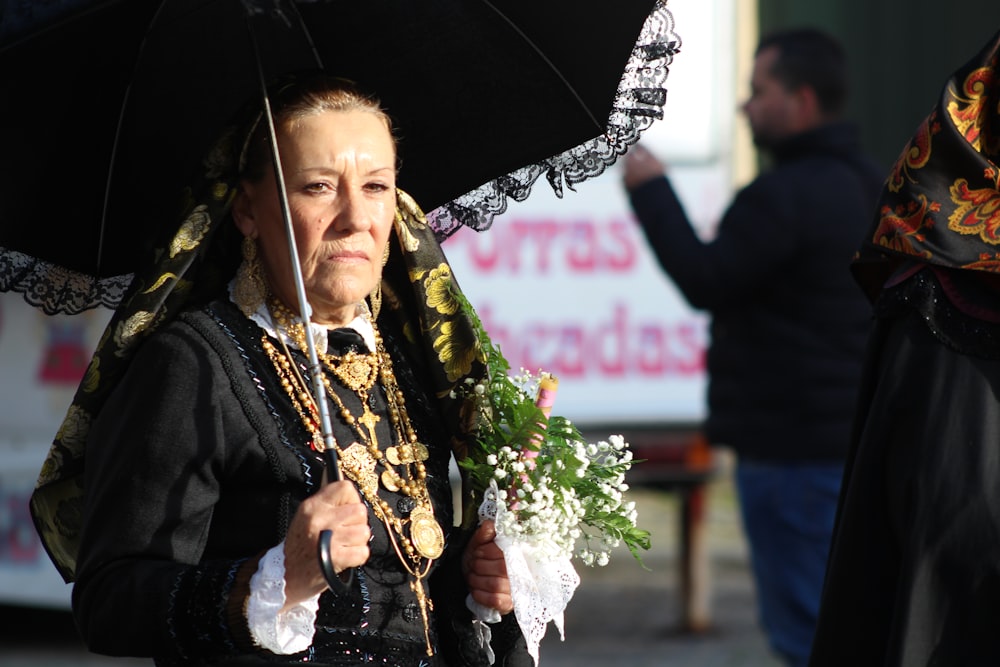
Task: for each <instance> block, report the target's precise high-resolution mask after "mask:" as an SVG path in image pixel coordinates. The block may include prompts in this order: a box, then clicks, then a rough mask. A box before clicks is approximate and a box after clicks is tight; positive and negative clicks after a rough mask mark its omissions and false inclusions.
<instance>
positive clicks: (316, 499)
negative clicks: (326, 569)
mask: <svg viewBox="0 0 1000 667" xmlns="http://www.w3.org/2000/svg"><path fill="white" fill-rule="evenodd" d="M324 530H329V531H332V533H333V541H332V543H331V549H330V553H331V556H332V558H333V566H334V569H335V570H336V571H337V572H340V571H342V570H346V569H348V568H351V567H358V566H359V565H364V564H365V562H367V560H368V555H369V552H368V541H369V539H370V538H371V529H370V528H369V527H368V510H367V508H366V507H365V506H364V505H363V504H362V503H361V498H360V497H359V496H358V491H357V489H356V488H355V487H354V484H353V483H352V482H350V481H347V480H344V481H340V482H333V483H331V484H326V485H324V486H323V487H322V488H321V489H320V490H319V491H317V492H316V493H315V494H313V495H312V496H310V497H308V498H306V499H305V500H304V501H302V504H301V505H299V508H298V510H297V511H296V512H295V516H294V517H292V524H291V526H289V528H288V535H287V536H286V537H285V608H286V609H287V608H289V607H291V606H292V605H295V604H297V603H299V602H301V601H303V600H307V599H308V598H311V597H313V596H314V595H316V594H317V593H321V592H322V591H324V590H326V586H327V584H326V579H325V578H324V577H323V571H322V570H321V569H320V566H319V551H318V549H319V547H318V546H317V545H318V543H319V534H320V532H321V531H324Z"/></svg>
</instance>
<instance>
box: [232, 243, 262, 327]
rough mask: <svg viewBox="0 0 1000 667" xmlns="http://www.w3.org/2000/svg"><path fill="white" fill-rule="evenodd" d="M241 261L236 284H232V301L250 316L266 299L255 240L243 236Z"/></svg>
mask: <svg viewBox="0 0 1000 667" xmlns="http://www.w3.org/2000/svg"><path fill="white" fill-rule="evenodd" d="M242 251H243V263H242V264H240V268H238V269H237V270H236V284H235V285H233V301H235V302H236V305H237V306H239V309H240V310H241V311H242V312H243V314H244V315H246V316H247V317H250V316H251V315H253V314H254V313H255V312H257V309H258V308H260V306H261V304H262V303H264V301H265V300H266V299H267V293H268V290H267V283H266V282H265V281H264V269H263V267H262V266H261V264H260V258H259V257H258V256H257V240H256V239H254V238H251V237H249V236H244V237H243V247H242Z"/></svg>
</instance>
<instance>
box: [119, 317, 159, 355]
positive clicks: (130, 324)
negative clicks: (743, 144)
mask: <svg viewBox="0 0 1000 667" xmlns="http://www.w3.org/2000/svg"><path fill="white" fill-rule="evenodd" d="M154 316H155V313H150V312H148V311H145V310H140V311H139V312H137V313H135V314H134V315H132V316H131V317H129V318H128V319H127V320H125V321H124V322H120V323H119V324H118V327H117V328H116V329H115V338H114V341H115V346H116V347H117V348H118V350H119V352H118V353H117V354H118V356H122V354H123V352H124V351H125V350H128V349H129V347H130V346H131V345H132V344H133V343H134V342H135V338H136V336H137V335H139V334H140V333H142V332H143V331H144V330H145V329H146V327H148V326H149V323H150V322H152V321H153V318H154Z"/></svg>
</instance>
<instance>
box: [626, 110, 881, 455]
mask: <svg viewBox="0 0 1000 667" xmlns="http://www.w3.org/2000/svg"><path fill="white" fill-rule="evenodd" d="M774 157H775V162H776V163H775V167H774V168H773V169H771V170H770V171H767V172H765V173H763V174H761V175H760V176H759V177H758V178H757V179H756V180H754V181H753V182H752V183H751V184H750V185H748V186H747V187H746V188H744V189H743V190H742V191H740V192H739V193H738V194H737V196H736V198H735V199H734V201H733V203H732V204H731V205H730V206H729V209H728V210H727V211H726V213H725V216H724V217H723V219H722V222H721V223H720V225H719V229H718V232H717V235H716V237H715V239H714V240H712V241H711V242H709V243H704V242H702V241H701V240H700V239H699V238H698V236H697V235H696V234H695V233H694V231H693V230H692V228H691V225H690V223H689V222H688V219H687V216H686V215H685V213H684V210H683V208H682V206H681V204H680V202H679V200H678V198H677V196H676V194H675V193H674V191H673V188H672V187H671V185H670V183H669V181H668V180H667V179H665V178H664V179H657V180H654V181H652V182H650V183H647V184H644V185H643V186H641V187H639V188H638V189H636V190H635V191H634V192H633V193H632V196H631V200H632V206H633V208H634V209H635V212H636V215H637V217H638V219H639V221H640V222H641V223H642V227H643V230H644V231H645V233H646V237H647V238H648V240H649V243H650V245H651V247H652V249H653V251H654V252H655V253H656V256H657V258H658V260H659V262H660V264H661V265H662V267H663V268H664V270H665V271H666V272H667V273H668V274H669V275H670V276H671V278H672V279H673V280H674V282H675V283H676V284H677V286H678V287H679V289H680V290H681V292H682V293H683V294H684V296H685V298H687V300H688V301H689V302H690V303H691V305H692V306H694V307H695V308H699V309H704V310H708V311H710V312H711V314H712V327H711V342H710V347H709V351H708V361H707V363H708V374H709V391H708V407H709V416H708V422H707V424H706V431H707V435H708V437H709V439H710V440H711V441H712V442H714V443H717V444H726V445H729V446H731V447H733V448H734V449H735V450H736V451H737V452H738V453H739V454H740V455H741V456H743V457H746V458H753V459H767V460H784V461H795V460H811V461H835V460H840V459H843V457H844V456H845V454H846V450H847V445H848V439H849V431H850V425H851V421H852V419H853V414H854V409H855V401H856V395H857V387H858V382H859V379H860V375H861V364H862V357H863V350H864V345H865V341H866V338H867V334H868V329H869V322H870V312H871V311H870V306H869V304H868V302H867V300H866V299H865V297H864V295H863V294H862V292H861V290H860V289H859V288H858V286H857V285H856V284H855V283H854V281H853V279H852V277H851V274H850V270H849V266H850V262H851V259H852V257H853V255H854V252H855V250H856V248H857V247H858V245H859V244H860V242H861V240H862V239H863V238H864V236H865V232H866V230H867V228H868V226H869V224H870V222H871V219H872V216H873V214H874V213H875V203H876V199H877V196H878V192H879V190H880V188H881V185H882V181H883V171H882V170H881V169H880V168H879V167H878V166H877V165H876V164H875V163H874V162H872V161H871V160H869V159H868V158H866V157H864V156H863V155H862V153H861V151H860V147H859V144H858V140H857V131H856V128H855V127H854V126H852V125H849V124H845V123H837V124H831V125H827V126H824V127H822V128H819V129H817V130H813V131H810V132H807V133H804V134H801V135H798V136H796V137H793V138H791V139H790V140H788V141H786V142H784V143H783V144H781V145H780V146H778V147H777V148H776V149H775V151H774Z"/></svg>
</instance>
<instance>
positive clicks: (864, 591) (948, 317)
mask: <svg viewBox="0 0 1000 667" xmlns="http://www.w3.org/2000/svg"><path fill="white" fill-rule="evenodd" d="M877 314H878V321H877V323H876V326H875V329H874V331H873V334H872V339H871V341H870V347H869V354H868V361H867V365H866V375H865V378H864V380H863V385H862V388H861V401H860V404H859V410H858V416H857V420H856V425H855V429H854V435H853V445H852V451H851V454H850V458H849V460H848V466H847V469H846V472H845V475H846V476H845V480H844V485H843V489H842V495H841V500H840V508H839V512H838V520H837V527H836V529H835V533H834V540H833V546H832V549H831V555H830V562H829V567H828V571H827V578H826V584H825V589H824V593H823V601H822V605H821V610H820V619H819V625H818V628H817V632H816V638H815V640H814V644H813V654H812V660H811V662H810V665H811V667H827V666H829V667H833V666H836V667H843V666H844V665H865V666H868V665H872V666H875V665H878V666H897V665H898V666H904V665H905V666H906V667H917V666H924V665H935V666H937V665H941V666H947V667H957V666H965V665H1000V402H998V395H1000V346H998V345H996V344H995V341H997V340H1000V335H998V334H1000V327H998V326H997V325H996V324H990V323H988V322H983V321H981V320H977V319H975V318H969V317H968V316H966V315H964V314H963V313H962V312H960V311H958V310H957V309H956V308H954V306H953V305H952V304H951V303H950V302H949V300H948V299H947V298H946V297H945V295H944V293H943V291H942V290H941V287H940V285H939V284H938V282H937V280H936V279H935V278H934V276H933V274H932V273H931V272H930V271H923V272H921V273H920V274H918V275H917V276H916V277H914V278H912V279H910V280H909V281H907V282H906V283H905V284H904V285H901V286H899V287H898V288H896V289H893V290H890V291H887V292H886V293H885V294H884V295H883V297H882V299H881V301H880V303H879V304H878V306H877Z"/></svg>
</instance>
